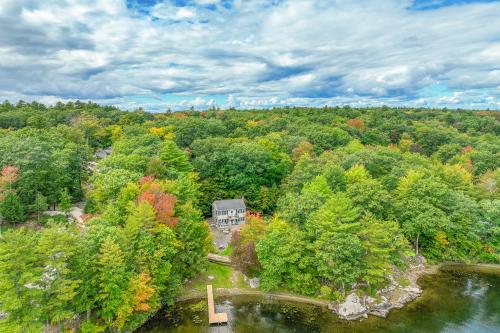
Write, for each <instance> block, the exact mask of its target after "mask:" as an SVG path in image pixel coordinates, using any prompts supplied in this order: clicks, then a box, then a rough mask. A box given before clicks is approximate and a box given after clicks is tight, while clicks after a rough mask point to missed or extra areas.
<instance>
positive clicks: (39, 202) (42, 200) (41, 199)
mask: <svg viewBox="0 0 500 333" xmlns="http://www.w3.org/2000/svg"><path fill="white" fill-rule="evenodd" d="M48 207H49V204H48V203H47V198H46V197H45V196H44V195H43V194H41V193H37V194H36V197H35V202H34V203H33V206H32V207H31V209H32V210H33V211H35V212H36V219H37V221H38V222H40V214H41V213H42V212H43V211H45V210H47V208H48Z"/></svg>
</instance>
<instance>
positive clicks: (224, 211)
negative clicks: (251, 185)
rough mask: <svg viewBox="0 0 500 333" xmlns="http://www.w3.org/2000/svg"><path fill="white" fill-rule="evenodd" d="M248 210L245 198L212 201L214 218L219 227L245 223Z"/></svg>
mask: <svg viewBox="0 0 500 333" xmlns="http://www.w3.org/2000/svg"><path fill="white" fill-rule="evenodd" d="M246 211H247V207H246V206H245V200H243V198H242V199H230V200H217V201H214V202H213V203H212V219H213V222H214V224H215V225H216V226H217V227H219V228H221V227H222V228H224V227H230V226H233V225H240V224H243V223H245V214H246Z"/></svg>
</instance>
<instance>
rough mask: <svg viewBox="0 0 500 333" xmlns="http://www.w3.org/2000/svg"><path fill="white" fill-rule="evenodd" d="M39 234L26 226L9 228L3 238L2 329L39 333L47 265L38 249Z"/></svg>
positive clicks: (0, 266) (0, 273) (0, 243)
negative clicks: (43, 280) (3, 316)
mask: <svg viewBox="0 0 500 333" xmlns="http://www.w3.org/2000/svg"><path fill="white" fill-rule="evenodd" d="M38 238H39V235H38V233H36V232H33V231H29V230H27V229H25V228H20V229H15V230H9V231H8V232H6V233H5V234H4V235H3V237H2V240H1V241H0V298H1V300H2V302H1V303H0V309H1V311H2V312H5V313H8V316H7V317H6V318H5V319H3V320H0V329H1V330H2V331H3V332H16V333H25V332H28V333H29V332H33V333H34V332H40V331H41V330H42V325H43V324H42V321H41V319H42V313H41V311H42V307H41V305H42V296H43V290H42V289H41V288H40V286H41V280H42V274H43V271H44V266H43V264H42V256H41V254H40V253H39V252H38V251H37V249H38V246H37V244H38Z"/></svg>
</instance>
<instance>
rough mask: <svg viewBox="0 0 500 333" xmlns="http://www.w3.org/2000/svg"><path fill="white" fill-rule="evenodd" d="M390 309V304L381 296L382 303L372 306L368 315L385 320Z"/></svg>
mask: <svg viewBox="0 0 500 333" xmlns="http://www.w3.org/2000/svg"><path fill="white" fill-rule="evenodd" d="M391 309H392V305H391V303H389V302H388V301H387V298H385V297H383V296H382V301H381V302H380V303H377V304H374V305H372V306H371V307H370V311H369V312H368V313H369V314H371V315H374V316H377V317H382V318H385V317H386V316H387V314H388V313H389V311H390V310H391Z"/></svg>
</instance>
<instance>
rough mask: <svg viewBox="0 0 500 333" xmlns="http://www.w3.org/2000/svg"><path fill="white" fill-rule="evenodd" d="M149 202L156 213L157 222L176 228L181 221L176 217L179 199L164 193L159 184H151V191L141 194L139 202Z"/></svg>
mask: <svg viewBox="0 0 500 333" xmlns="http://www.w3.org/2000/svg"><path fill="white" fill-rule="evenodd" d="M142 201H147V202H148V203H149V204H150V205H151V206H153V208H154V209H155V212H156V220H157V221H158V222H159V223H162V224H164V225H166V226H168V227H171V228H173V227H175V226H176V225H177V222H178V221H179V219H178V218H177V217H175V203H176V202H177V197H176V196H175V195H173V194H168V193H164V192H163V191H162V190H161V188H160V186H159V185H158V184H151V186H149V189H148V190H146V191H145V192H143V193H141V195H140V196H139V202H142Z"/></svg>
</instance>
